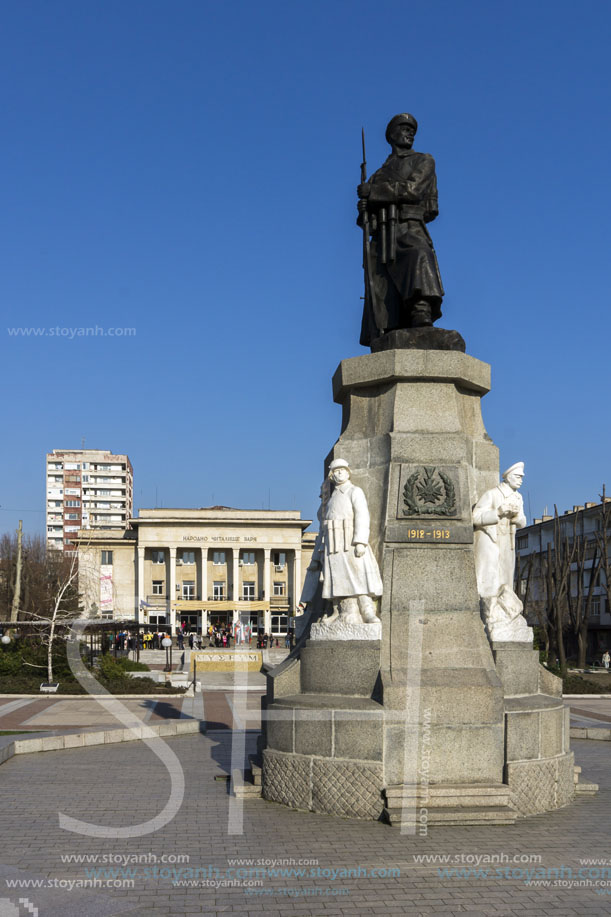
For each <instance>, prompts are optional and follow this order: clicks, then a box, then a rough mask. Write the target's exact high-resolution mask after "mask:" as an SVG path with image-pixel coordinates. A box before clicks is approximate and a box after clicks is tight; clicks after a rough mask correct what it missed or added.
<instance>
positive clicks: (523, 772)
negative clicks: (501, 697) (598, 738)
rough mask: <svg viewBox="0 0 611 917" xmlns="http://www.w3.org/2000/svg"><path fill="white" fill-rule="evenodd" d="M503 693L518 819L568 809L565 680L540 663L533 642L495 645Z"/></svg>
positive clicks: (570, 780)
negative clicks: (521, 816)
mask: <svg viewBox="0 0 611 917" xmlns="http://www.w3.org/2000/svg"><path fill="white" fill-rule="evenodd" d="M492 654H493V656H494V661H495V664H496V670H497V672H498V675H499V678H500V679H501V682H502V684H503V688H504V690H505V776H504V782H505V783H506V784H507V786H508V787H509V789H510V790H511V799H512V805H513V806H514V807H515V809H516V811H517V812H519V814H520V815H537V814H539V813H541V812H549V811H550V810H552V809H558V808H560V807H561V806H566V805H568V804H569V803H570V802H571V801H572V799H573V796H574V795H575V779H574V773H575V761H574V756H573V753H572V752H571V750H570V710H569V708H568V707H565V705H564V703H563V701H562V680H561V679H560V678H557V677H556V676H555V675H552V673H551V672H548V671H547V669H545V668H544V667H543V666H542V665H540V664H539V653H538V651H537V650H533V648H532V644H530V643H503V642H500V641H493V643H492Z"/></svg>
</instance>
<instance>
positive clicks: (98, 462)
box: [46, 449, 134, 551]
mask: <svg viewBox="0 0 611 917" xmlns="http://www.w3.org/2000/svg"><path fill="white" fill-rule="evenodd" d="M133 489H134V473H133V469H132V464H131V462H130V460H129V457H128V456H127V455H115V453H113V452H106V451H104V450H102V449H54V450H53V452H49V453H47V463H46V517H47V525H46V534H47V546H48V547H51V548H56V549H57V550H60V551H71V550H73V549H74V541H75V539H76V536H77V534H78V532H79V531H80V530H82V529H105V530H123V529H126V528H127V526H128V524H129V520H130V518H131V516H132V513H133V502H134V498H133Z"/></svg>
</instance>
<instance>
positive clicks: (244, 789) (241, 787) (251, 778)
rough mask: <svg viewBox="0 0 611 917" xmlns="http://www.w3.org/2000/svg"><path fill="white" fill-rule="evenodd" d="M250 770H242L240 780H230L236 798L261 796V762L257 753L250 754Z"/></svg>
mask: <svg viewBox="0 0 611 917" xmlns="http://www.w3.org/2000/svg"><path fill="white" fill-rule="evenodd" d="M249 761H250V770H247V771H244V774H243V775H242V777H241V779H240V781H238V780H232V781H231V790H232V793H233V795H234V796H235V797H236V798H238V799H246V798H248V797H253V796H254V797H260V796H261V764H260V761H259V757H258V755H250V757H249Z"/></svg>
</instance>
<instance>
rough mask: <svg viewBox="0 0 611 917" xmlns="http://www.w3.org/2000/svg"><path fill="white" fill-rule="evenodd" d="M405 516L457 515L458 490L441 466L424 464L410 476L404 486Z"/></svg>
mask: <svg viewBox="0 0 611 917" xmlns="http://www.w3.org/2000/svg"><path fill="white" fill-rule="evenodd" d="M403 502H404V503H405V505H406V506H407V507H408V509H406V510H405V509H404V510H403V515H404V516H423V515H427V514H428V515H435V516H455V515H456V490H455V488H454V484H453V483H452V479H451V478H450V476H449V475H447V474H446V473H445V472H444V471H441V469H439V468H434V467H430V466H424V467H422V468H418V470H417V471H415V472H414V473H413V474H412V475H410V476H409V478H408V479H407V482H406V484H405V487H404V488H403Z"/></svg>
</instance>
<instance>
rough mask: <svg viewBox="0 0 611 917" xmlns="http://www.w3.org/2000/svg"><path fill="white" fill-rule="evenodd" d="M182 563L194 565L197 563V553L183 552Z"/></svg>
mask: <svg viewBox="0 0 611 917" xmlns="http://www.w3.org/2000/svg"><path fill="white" fill-rule="evenodd" d="M182 562H183V564H194V563H195V551H183V552H182Z"/></svg>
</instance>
